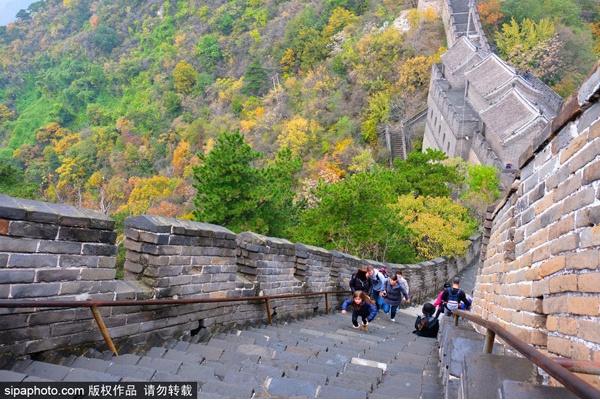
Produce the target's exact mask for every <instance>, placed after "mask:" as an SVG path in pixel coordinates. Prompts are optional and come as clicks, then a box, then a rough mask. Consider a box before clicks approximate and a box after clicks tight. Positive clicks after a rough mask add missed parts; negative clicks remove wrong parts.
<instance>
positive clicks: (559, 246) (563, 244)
mask: <svg viewBox="0 0 600 400" xmlns="http://www.w3.org/2000/svg"><path fill="white" fill-rule="evenodd" d="M578 244H579V236H578V235H577V234H575V233H571V234H569V235H566V236H563V237H560V238H559V239H556V240H554V241H552V243H551V244H550V251H551V253H552V254H553V255H556V254H560V253H564V252H566V251H570V250H575V249H576V248H577V245H578Z"/></svg>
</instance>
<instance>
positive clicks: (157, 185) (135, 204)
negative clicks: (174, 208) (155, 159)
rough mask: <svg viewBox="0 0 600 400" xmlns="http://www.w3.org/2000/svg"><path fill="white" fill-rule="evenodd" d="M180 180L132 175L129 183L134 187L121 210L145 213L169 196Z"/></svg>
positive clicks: (135, 213) (130, 212)
mask: <svg viewBox="0 0 600 400" xmlns="http://www.w3.org/2000/svg"><path fill="white" fill-rule="evenodd" d="M179 182H180V180H179V179H177V178H167V177H166V176H158V175H157V176H151V177H150V178H139V177H132V178H130V179H129V184H130V185H131V186H132V187H133V189H132V190H131V194H130V195H129V199H128V200H127V204H126V205H124V206H122V207H121V208H120V209H119V212H127V213H129V214H133V215H138V214H143V213H145V212H146V211H148V209H149V208H150V207H152V206H154V205H156V204H160V201H162V200H165V199H167V198H169V196H171V195H172V194H173V192H174V191H175V188H177V185H178V184H179Z"/></svg>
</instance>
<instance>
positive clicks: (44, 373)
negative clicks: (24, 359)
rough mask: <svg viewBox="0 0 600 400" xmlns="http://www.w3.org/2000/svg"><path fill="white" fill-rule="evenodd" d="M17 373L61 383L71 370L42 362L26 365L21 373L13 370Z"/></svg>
mask: <svg viewBox="0 0 600 400" xmlns="http://www.w3.org/2000/svg"><path fill="white" fill-rule="evenodd" d="M13 370H15V371H17V372H22V373H24V374H26V375H32V376H37V377H40V378H44V379H50V380H52V381H56V382H58V381H62V380H63V379H64V378H65V377H66V376H67V375H68V374H69V372H71V368H69V367H63V366H62V365H55V364H50V363H46V362H42V361H34V362H32V363H30V364H29V365H27V367H26V368H24V369H23V370H22V371H21V370H19V369H18V367H17V368H13Z"/></svg>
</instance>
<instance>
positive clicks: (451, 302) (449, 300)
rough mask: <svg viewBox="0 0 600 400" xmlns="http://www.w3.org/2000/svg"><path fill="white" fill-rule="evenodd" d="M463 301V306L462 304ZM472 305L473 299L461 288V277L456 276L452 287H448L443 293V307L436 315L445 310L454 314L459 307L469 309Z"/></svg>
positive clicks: (449, 313)
mask: <svg viewBox="0 0 600 400" xmlns="http://www.w3.org/2000/svg"><path fill="white" fill-rule="evenodd" d="M461 303H462V306H461ZM470 307H471V300H470V299H469V298H468V297H467V295H466V294H465V292H464V291H463V290H462V289H461V288H460V278H459V277H455V278H454V279H453V280H452V287H449V288H447V289H446V290H445V291H444V293H443V294H442V307H441V308H440V309H439V310H438V312H437V314H436V317H437V316H439V314H440V313H441V312H442V311H444V312H445V314H446V315H448V316H449V315H452V311H456V310H458V309H459V308H461V309H463V310H468V309H469V308H470Z"/></svg>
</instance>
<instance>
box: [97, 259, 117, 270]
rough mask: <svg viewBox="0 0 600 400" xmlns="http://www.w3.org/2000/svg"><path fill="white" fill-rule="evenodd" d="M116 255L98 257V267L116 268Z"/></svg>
mask: <svg viewBox="0 0 600 400" xmlns="http://www.w3.org/2000/svg"><path fill="white" fill-rule="evenodd" d="M116 264H117V258H116V257H98V268H115V266H116Z"/></svg>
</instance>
